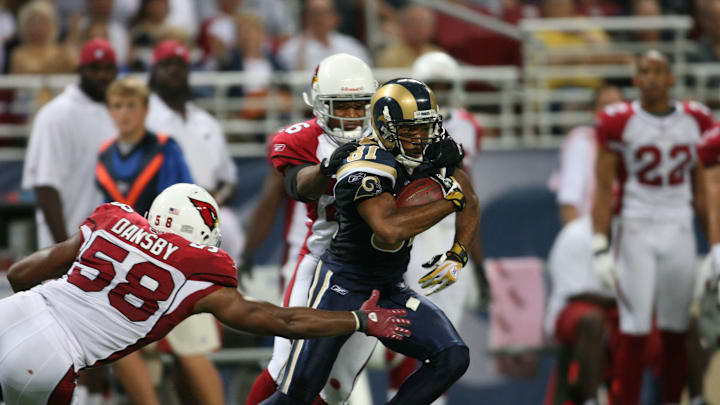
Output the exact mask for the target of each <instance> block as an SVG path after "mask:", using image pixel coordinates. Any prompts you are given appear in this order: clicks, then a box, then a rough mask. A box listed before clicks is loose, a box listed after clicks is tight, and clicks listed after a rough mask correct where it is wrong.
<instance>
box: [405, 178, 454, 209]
mask: <svg viewBox="0 0 720 405" xmlns="http://www.w3.org/2000/svg"><path fill="white" fill-rule="evenodd" d="M444 197H445V195H444V194H443V190H442V188H441V187H440V185H439V184H438V183H437V182H436V181H434V180H432V179H431V178H429V177H425V178H421V179H417V180H413V181H411V182H410V183H408V184H406V185H405V186H404V187H403V188H401V189H400V192H399V193H398V194H397V196H396V197H395V201H396V205H397V207H398V208H401V207H414V206H416V205H425V204H429V203H431V202H433V201H438V200H442V199H443V198H444Z"/></svg>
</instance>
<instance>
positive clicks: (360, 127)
mask: <svg viewBox="0 0 720 405" xmlns="http://www.w3.org/2000/svg"><path fill="white" fill-rule="evenodd" d="M371 98H372V94H356V95H316V96H315V99H314V100H313V113H314V114H315V117H317V123H318V125H319V126H320V128H322V129H323V131H325V133H326V134H328V135H329V136H331V137H332V138H333V139H334V140H335V141H336V142H337V143H338V144H344V143H347V142H350V141H354V140H356V139H360V138H361V137H362V135H363V133H364V132H365V130H366V129H367V127H368V125H369V124H370V99H371ZM355 102H364V103H365V106H364V113H363V115H362V116H360V117H342V116H340V115H337V114H336V112H335V110H336V108H337V105H336V103H355ZM331 120H333V121H334V123H336V126H335V125H331V124H332V123H333V122H332V121H331ZM353 126H354V128H353ZM348 128H350V129H348Z"/></svg>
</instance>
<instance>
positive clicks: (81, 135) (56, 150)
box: [22, 84, 117, 248]
mask: <svg viewBox="0 0 720 405" xmlns="http://www.w3.org/2000/svg"><path fill="white" fill-rule="evenodd" d="M116 133H117V130H116V128H115V124H114V122H113V120H112V117H111V116H110V113H109V112H108V110H107V107H106V106H105V104H101V103H96V102H95V101H93V100H91V99H90V98H89V97H88V96H87V95H85V93H83V92H82V91H81V90H80V89H79V88H78V87H77V86H76V85H74V84H71V85H69V86H67V87H66V88H65V90H64V91H63V92H62V93H61V94H60V95H58V96H57V97H55V99H53V100H52V101H51V102H50V103H48V104H47V105H46V106H45V107H43V108H42V109H40V111H39V112H38V114H37V116H36V117H35V121H34V123H33V129H32V133H31V136H30V144H29V146H28V150H27V155H26V157H25V165H24V167H23V179H22V187H23V188H26V189H32V188H33V187H38V186H51V187H53V188H55V189H57V190H58V192H59V194H60V201H62V205H63V210H62V211H63V216H64V218H65V229H66V231H67V233H68V235H72V234H74V233H75V232H76V230H77V228H78V226H79V225H80V224H81V223H82V222H83V221H84V220H85V218H86V217H87V216H88V215H90V214H91V213H92V212H93V209H94V208H95V207H96V206H97V205H98V204H100V202H102V194H101V193H100V191H99V190H98V189H97V187H96V186H95V166H96V164H97V156H98V151H99V150H100V145H102V143H103V142H104V141H105V140H107V139H109V138H111V137H112V136H114V135H115V134H116ZM35 218H36V221H37V227H38V247H40V248H43V247H47V246H50V245H52V244H54V243H55V241H54V240H53V238H52V235H51V233H50V228H48V226H47V224H46V222H45V216H44V215H43V214H42V212H41V211H40V210H39V209H38V210H37V211H36V215H35Z"/></svg>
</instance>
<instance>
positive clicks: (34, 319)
mask: <svg viewBox="0 0 720 405" xmlns="http://www.w3.org/2000/svg"><path fill="white" fill-rule="evenodd" d="M218 227H219V216H218V206H217V203H216V202H215V200H214V199H213V198H212V196H211V195H210V194H209V193H208V192H207V191H205V190H204V189H202V188H201V187H199V186H196V185H194V184H185V183H180V184H176V185H173V186H171V187H169V188H167V189H166V190H165V191H163V192H162V193H161V194H160V195H159V196H158V197H157V198H156V199H155V201H154V202H153V204H152V207H151V208H150V212H149V215H148V219H147V220H146V219H145V218H143V217H142V216H140V215H139V214H137V213H135V212H134V211H133V210H132V208H130V207H129V206H127V205H125V204H121V203H110V204H103V205H101V206H100V207H98V208H97V209H96V210H95V212H94V213H93V214H92V215H91V216H90V217H88V218H87V219H86V221H85V222H83V224H82V225H81V226H80V232H78V233H76V234H74V235H73V236H72V237H71V238H69V239H68V240H66V241H64V242H61V243H59V244H57V245H54V246H52V247H50V248H47V249H44V250H41V251H39V252H36V253H34V254H33V255H31V256H29V257H27V258H25V259H23V260H21V261H19V262H17V263H15V264H14V265H13V266H12V267H11V268H10V271H9V273H8V280H9V281H10V283H11V284H12V286H13V289H14V290H15V291H24V292H21V293H17V294H15V295H12V296H11V297H9V298H6V299H3V300H1V301H0V318H1V319H3V321H4V322H3V323H2V325H0V391H1V392H2V395H0V396H4V399H5V401H6V402H7V404H8V405H16V404H46V403H51V404H53V405H62V404H69V403H70V401H71V398H72V394H73V390H74V387H75V381H74V380H75V377H76V375H77V372H78V371H79V370H82V369H84V368H87V367H95V366H99V365H102V364H105V363H109V362H112V361H114V360H116V359H118V358H120V357H122V356H124V355H126V354H128V353H130V352H132V351H135V350H137V349H139V348H141V347H143V346H145V345H147V344H149V343H151V342H153V341H155V340H158V339H160V338H162V337H163V336H164V335H166V334H167V333H168V332H169V331H170V330H171V329H172V328H173V327H174V326H175V325H177V324H178V323H179V322H181V321H182V320H183V319H185V318H187V317H188V316H190V315H191V314H193V313H199V312H208V313H212V314H214V315H215V316H216V317H217V318H218V319H219V320H220V321H221V322H223V323H225V324H227V325H229V326H231V327H233V328H236V329H239V330H244V331H248V332H252V333H258V334H270V335H272V334H279V335H283V336H285V337H287V338H292V339H298V338H315V337H324V336H335V335H347V334H352V333H353V332H354V331H356V330H360V331H363V332H365V333H367V334H369V335H373V336H379V337H384V338H388V339H396V340H402V338H403V337H405V336H410V331H409V330H407V329H405V326H408V325H410V321H408V320H406V319H403V318H402V317H403V316H405V312H406V311H405V310H398V309H388V310H386V309H381V308H378V307H377V306H376V305H375V304H376V303H377V301H378V299H379V298H380V297H379V292H378V291H373V294H372V297H371V298H370V299H369V300H368V301H366V302H365V303H363V305H362V308H361V309H360V310H359V311H354V312H329V311H322V312H319V311H315V310H312V309H308V308H281V307H277V306H275V305H272V304H269V303H266V302H260V301H256V300H253V299H246V298H244V297H242V296H241V295H240V294H239V293H238V292H237V290H236V287H237V278H236V274H235V266H234V264H233V261H232V259H231V258H230V257H229V256H228V255H227V253H225V252H224V251H222V250H220V249H219V248H217V245H219V243H220V231H219V229H218ZM68 269H69V270H68ZM61 276H62V277H61ZM57 277H61V278H57ZM50 279H54V280H52V281H49V282H47V283H43V284H40V285H39V283H41V282H42V281H45V280H50ZM28 289H30V290H29V291H25V290H28Z"/></svg>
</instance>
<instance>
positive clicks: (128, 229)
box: [110, 218, 180, 260]
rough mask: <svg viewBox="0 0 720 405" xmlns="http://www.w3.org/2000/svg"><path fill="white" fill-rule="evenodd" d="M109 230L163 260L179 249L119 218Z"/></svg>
mask: <svg viewBox="0 0 720 405" xmlns="http://www.w3.org/2000/svg"><path fill="white" fill-rule="evenodd" d="M110 230H111V231H112V232H114V233H116V234H117V235H118V236H119V237H121V238H123V239H125V240H127V241H128V242H130V243H134V244H136V245H138V246H140V247H141V248H143V249H146V250H147V251H148V252H150V253H152V254H154V255H155V256H158V257H161V256H160V254H161V253H163V251H164V252H165V253H164V254H163V255H162V259H163V260H167V259H168V257H170V255H171V254H173V253H174V252H175V251H176V250H178V249H180V247H178V246H175V245H173V244H172V243H171V242H168V241H166V240H165V239H163V238H161V237H160V235H158V234H155V233H152V232H148V231H145V230H143V229H141V228H139V227H138V226H137V225H134V224H132V223H131V222H130V220H128V219H127V218H120V220H119V221H117V222H116V223H115V224H114V225H113V226H112V228H110Z"/></svg>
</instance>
